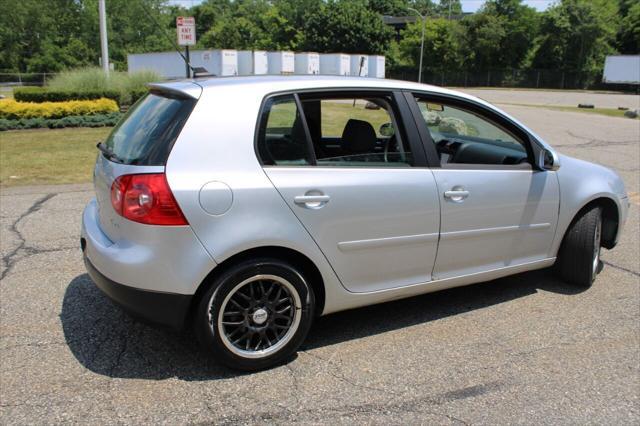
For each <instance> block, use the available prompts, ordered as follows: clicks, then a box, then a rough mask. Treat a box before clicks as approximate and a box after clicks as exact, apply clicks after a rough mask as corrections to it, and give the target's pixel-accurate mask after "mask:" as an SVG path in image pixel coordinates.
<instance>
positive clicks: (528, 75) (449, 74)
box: [387, 68, 639, 93]
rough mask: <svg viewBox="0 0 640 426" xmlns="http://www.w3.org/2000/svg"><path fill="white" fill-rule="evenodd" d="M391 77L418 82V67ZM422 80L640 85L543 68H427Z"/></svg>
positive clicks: (623, 87) (559, 86)
mask: <svg viewBox="0 0 640 426" xmlns="http://www.w3.org/2000/svg"><path fill="white" fill-rule="evenodd" d="M387 78H394V79H398V80H409V81H418V70H417V69H416V68H394V69H391V70H389V72H388V73H387ZM422 82H423V83H426V84H433V85H436V86H453V87H511V88H523V89H524V88H527V89H559V90H563V89H569V90H584V89H595V90H616V91H624V92H632V93H638V89H639V86H634V85H631V84H605V83H603V82H602V75H601V73H596V72H588V71H561V70H541V69H527V70H518V69H508V70H507V69H490V70H486V71H468V70H441V69H425V70H424V71H423V73H422Z"/></svg>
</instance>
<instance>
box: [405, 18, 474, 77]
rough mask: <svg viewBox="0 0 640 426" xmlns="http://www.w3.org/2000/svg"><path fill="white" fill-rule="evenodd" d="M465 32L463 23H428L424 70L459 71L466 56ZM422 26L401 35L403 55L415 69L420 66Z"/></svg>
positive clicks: (440, 20)
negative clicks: (463, 37)
mask: <svg viewBox="0 0 640 426" xmlns="http://www.w3.org/2000/svg"><path fill="white" fill-rule="evenodd" d="M462 33H463V29H462V26H461V25H460V23H458V22H456V21H448V20H446V19H444V18H438V19H429V20H427V24H426V28H425V43H424V67H425V68H430V69H432V70H444V69H454V70H455V69H460V68H461V67H462V65H463V62H464V56H463V53H462V49H461V46H460V43H461V41H462ZM421 36H422V22H415V23H412V24H410V25H409V26H408V27H407V29H406V30H405V31H403V33H402V40H401V41H400V45H399V47H400V52H401V54H402V55H403V57H405V58H407V61H408V62H409V63H410V64H412V65H413V66H418V63H419V58H420V41H421Z"/></svg>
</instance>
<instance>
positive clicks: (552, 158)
mask: <svg viewBox="0 0 640 426" xmlns="http://www.w3.org/2000/svg"><path fill="white" fill-rule="evenodd" d="M538 166H539V167H540V169H542V170H552V171H554V170H558V169H559V168H560V159H559V158H558V154H556V153H555V152H554V151H551V150H550V149H542V150H541V151H540V158H539V160H538Z"/></svg>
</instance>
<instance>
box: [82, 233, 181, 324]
mask: <svg viewBox="0 0 640 426" xmlns="http://www.w3.org/2000/svg"><path fill="white" fill-rule="evenodd" d="M82 245H84V243H83V244H82ZM83 258H84V264H85V267H86V268H87V272H88V273H89V276H90V277H91V279H92V280H93V282H94V283H95V284H96V286H97V287H98V288H99V289H100V290H102V292H103V293H104V294H106V295H107V296H108V297H109V298H110V299H111V300H112V301H114V302H115V303H116V304H118V305H119V306H120V307H121V308H122V309H124V310H125V311H126V312H128V313H129V314H131V315H132V316H134V317H136V318H139V319H141V320H143V321H145V322H150V323H152V324H158V325H162V326H166V327H169V328H172V329H174V330H181V329H183V328H184V325H185V319H186V318H187V314H188V313H189V307H190V306H191V299H192V296H189V295H185V294H175V293H161V292H155V291H149V290H140V289H137V288H134V287H129V286H126V285H123V284H120V283H117V282H115V281H113V280H111V279H109V278H107V277H106V276H105V275H104V274H102V273H101V272H100V271H98V270H97V269H96V268H95V266H93V264H92V263H91V261H90V260H89V259H88V258H87V256H86V255H85V256H83Z"/></svg>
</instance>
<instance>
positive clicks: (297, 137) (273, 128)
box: [258, 96, 311, 166]
mask: <svg viewBox="0 0 640 426" xmlns="http://www.w3.org/2000/svg"><path fill="white" fill-rule="evenodd" d="M258 154H259V155H260V159H261V160H262V164H264V165H266V166H276V165H277V166H304V165H308V164H311V159H310V155H309V145H308V143H307V137H306V134H305V128H304V124H303V122H302V117H301V115H300V111H298V107H297V105H296V101H295V99H294V97H293V96H281V97H276V98H270V99H268V100H267V102H266V105H265V106H264V108H263V110H262V117H261V123H260V135H259V137H258Z"/></svg>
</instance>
